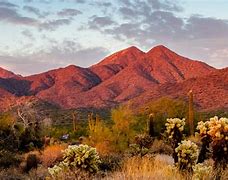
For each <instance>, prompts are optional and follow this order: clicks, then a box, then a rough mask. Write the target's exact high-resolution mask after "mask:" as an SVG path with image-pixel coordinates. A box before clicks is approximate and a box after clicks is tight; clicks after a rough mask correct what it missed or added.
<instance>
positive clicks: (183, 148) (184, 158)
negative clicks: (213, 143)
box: [175, 140, 198, 171]
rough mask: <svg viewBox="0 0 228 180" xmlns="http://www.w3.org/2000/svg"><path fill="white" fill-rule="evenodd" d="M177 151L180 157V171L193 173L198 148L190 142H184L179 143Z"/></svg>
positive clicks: (178, 165)
mask: <svg viewBox="0 0 228 180" xmlns="http://www.w3.org/2000/svg"><path fill="white" fill-rule="evenodd" d="M175 151H176V153H177V156H178V163H177V167H178V168H179V169H180V170H188V171H192V167H193V166H194V165H195V164H196V161H197V157H198V146H197V145H196V144H195V143H193V142H191V141H189V140H184V141H181V143H179V146H178V147H177V148H176V149H175Z"/></svg>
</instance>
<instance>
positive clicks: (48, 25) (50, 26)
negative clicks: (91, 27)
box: [39, 19, 71, 31]
mask: <svg viewBox="0 0 228 180" xmlns="http://www.w3.org/2000/svg"><path fill="white" fill-rule="evenodd" d="M70 23H71V19H56V20H49V21H46V22H44V23H41V24H40V26H39V29H40V30H49V31H54V30H56V29H57V28H58V27H60V26H63V25H69V24H70Z"/></svg>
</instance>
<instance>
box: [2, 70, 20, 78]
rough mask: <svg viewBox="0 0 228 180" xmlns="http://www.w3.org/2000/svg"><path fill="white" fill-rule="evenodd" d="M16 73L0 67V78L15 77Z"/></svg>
mask: <svg viewBox="0 0 228 180" xmlns="http://www.w3.org/2000/svg"><path fill="white" fill-rule="evenodd" d="M16 76H17V75H15V74H14V73H12V72H10V71H7V70H5V69H3V68H1V67H0V78H15V77H16Z"/></svg>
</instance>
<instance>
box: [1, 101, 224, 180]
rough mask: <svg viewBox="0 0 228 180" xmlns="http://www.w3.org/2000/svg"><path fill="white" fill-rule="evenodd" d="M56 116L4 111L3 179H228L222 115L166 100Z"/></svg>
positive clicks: (25, 109)
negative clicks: (103, 112)
mask: <svg viewBox="0 0 228 180" xmlns="http://www.w3.org/2000/svg"><path fill="white" fill-rule="evenodd" d="M190 111H191V112H190ZM192 111H194V113H193V112H192ZM53 112H55V113H53ZM53 112H52V113H53V114H51V113H49V114H48V115H47V113H39V112H38V111H36V110H35V109H33V108H30V107H29V106H25V107H20V108H16V109H15V108H12V109H11V110H10V111H8V112H3V113H1V115H0V179H173V178H174V177H175V179H186V180H187V179H192V180H201V179H202V180H203V179H227V177H228V169H227V164H228V159H227V157H228V154H227V153H228V119H227V118H226V117H225V116H224V115H226V112H210V113H206V112H197V111H196V110H194V109H193V108H192V107H191V108H189V105H188V104H186V103H185V101H183V100H172V99H169V98H161V99H159V100H157V101H154V102H151V103H149V104H146V105H145V107H144V108H142V109H140V110H137V111H136V110H133V109H132V108H131V106H130V105H129V104H128V105H125V106H119V107H117V108H115V109H112V110H111V111H110V112H109V113H106V114H105V115H104V114H102V113H99V111H97V112H95V111H93V112H92V111H87V112H81V111H78V110H69V111H62V113H61V114H60V112H61V111H59V112H57V111H56V110H55V111H53ZM43 114H44V115H43ZM60 117H61V118H60ZM82 117H84V119H82ZM85 117H86V118H85ZM189 117H190V118H189ZM53 118H55V119H53ZM62 118H65V119H66V122H67V123H66V124H64V123H59V122H58V119H62ZM190 126H192V127H190ZM192 129H193V130H194V133H193V134H192Z"/></svg>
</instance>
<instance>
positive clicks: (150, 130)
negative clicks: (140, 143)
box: [147, 113, 154, 137]
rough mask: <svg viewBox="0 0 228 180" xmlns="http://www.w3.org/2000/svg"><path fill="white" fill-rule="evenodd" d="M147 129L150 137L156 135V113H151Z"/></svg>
mask: <svg viewBox="0 0 228 180" xmlns="http://www.w3.org/2000/svg"><path fill="white" fill-rule="evenodd" d="M147 129H148V130H147V131H148V134H149V136H150V137H153V136H154V114H153V113H151V114H150V115H149V121H148V122H147Z"/></svg>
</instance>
